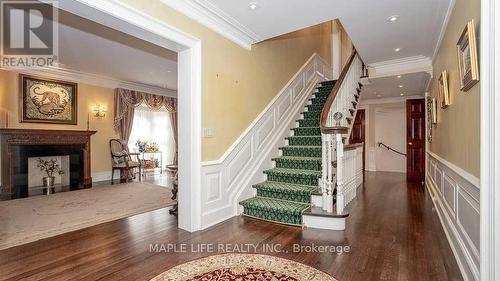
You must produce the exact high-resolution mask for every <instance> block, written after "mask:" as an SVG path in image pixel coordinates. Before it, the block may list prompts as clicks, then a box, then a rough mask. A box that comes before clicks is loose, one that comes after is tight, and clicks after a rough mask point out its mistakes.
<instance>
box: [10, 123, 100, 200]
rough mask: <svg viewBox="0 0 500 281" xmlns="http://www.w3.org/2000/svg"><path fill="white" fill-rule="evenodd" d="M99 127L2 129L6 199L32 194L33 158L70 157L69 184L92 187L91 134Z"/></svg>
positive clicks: (66, 186) (76, 187)
mask: <svg viewBox="0 0 500 281" xmlns="http://www.w3.org/2000/svg"><path fill="white" fill-rule="evenodd" d="M95 133H96V132H95V131H72V130H71V131H70V130H65V131H63V130H24V129H0V138H1V146H0V149H1V152H2V192H1V195H2V196H1V197H2V199H4V200H5V199H14V198H23V197H28V195H29V190H30V189H29V186H30V184H29V174H30V173H29V163H30V158H31V159H33V158H41V157H60V156H64V157H67V159H68V161H67V162H68V165H67V169H68V171H65V172H67V173H68V176H69V177H68V179H69V181H67V184H65V185H64V187H65V188H66V189H67V190H69V191H71V190H78V189H82V188H89V187H92V177H91V173H90V171H91V170H90V136H91V135H93V134H95Z"/></svg>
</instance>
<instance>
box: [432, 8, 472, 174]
mask: <svg viewBox="0 0 500 281" xmlns="http://www.w3.org/2000/svg"><path fill="white" fill-rule="evenodd" d="M471 19H474V21H475V22H476V30H477V31H476V34H479V32H478V31H479V29H478V27H479V25H478V23H479V21H480V1H479V0H457V1H456V4H455V8H454V10H453V14H452V15H451V18H450V22H449V23H448V28H447V29H446V33H445V36H444V38H443V41H442V45H441V48H440V49H439V53H438V55H437V57H436V59H435V61H434V79H433V81H432V88H431V95H432V96H433V97H436V98H437V96H438V88H437V85H438V84H437V80H438V78H439V76H440V74H441V72H442V71H444V70H446V71H448V75H449V78H448V81H449V90H450V95H451V103H452V104H451V105H450V106H449V107H448V108H446V109H441V108H439V109H438V124H437V125H436V126H434V128H433V141H432V143H431V144H430V150H431V151H432V152H433V153H435V154H437V155H438V156H440V157H442V158H444V159H446V160H448V161H449V162H451V163H453V164H455V165H457V166H459V167H460V168H462V169H464V170H466V171H467V172H469V173H471V174H472V175H474V176H476V177H479V171H480V167H479V133H480V131H479V121H480V119H479V113H480V105H479V98H480V97H479V93H480V92H479V83H478V84H476V85H475V86H474V87H472V89H470V90H469V91H467V92H462V91H460V84H459V83H460V82H459V75H458V62H457V53H456V43H457V41H458V39H459V37H460V35H461V33H462V31H463V29H464V28H465V25H466V24H467V22H468V21H469V20H471ZM478 40H479V37H478ZM478 43H479V42H478Z"/></svg>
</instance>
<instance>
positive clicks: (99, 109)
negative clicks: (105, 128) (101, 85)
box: [92, 104, 106, 118]
mask: <svg viewBox="0 0 500 281" xmlns="http://www.w3.org/2000/svg"><path fill="white" fill-rule="evenodd" d="M92 111H93V112H94V117H95V118H104V117H106V107H105V106H104V105H100V104H96V105H94V106H93V107H92Z"/></svg>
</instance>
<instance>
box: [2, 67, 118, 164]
mask: <svg viewBox="0 0 500 281" xmlns="http://www.w3.org/2000/svg"><path fill="white" fill-rule="evenodd" d="M18 82H19V79H18V74H17V73H15V72H10V71H5V70H0V108H1V110H0V111H1V113H0V116H1V117H0V127H1V128H3V127H5V111H8V112H9V128H22V129H54V130H86V129H87V113H88V112H89V111H90V110H91V109H92V106H93V105H96V104H101V105H104V106H106V107H107V111H108V113H107V114H106V117H105V118H103V119H97V118H93V117H92V116H91V117H90V130H95V131H97V133H96V134H95V135H94V136H92V143H91V147H92V173H99V172H106V171H111V160H110V152H109V145H108V141H109V139H111V138H115V137H116V135H115V132H114V130H113V89H108V88H102V87H97V86H91V85H87V84H81V83H79V84H78V124H77V125H55V124H36V123H20V122H19V114H18V108H19V107H18V101H19V100H18V99H19V96H18V94H19V90H18V87H19V83H18ZM0 165H1V163H0Z"/></svg>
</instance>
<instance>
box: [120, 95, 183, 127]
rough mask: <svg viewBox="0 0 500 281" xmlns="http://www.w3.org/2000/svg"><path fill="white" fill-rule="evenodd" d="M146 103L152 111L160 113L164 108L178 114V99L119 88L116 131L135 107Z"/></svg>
mask: <svg viewBox="0 0 500 281" xmlns="http://www.w3.org/2000/svg"><path fill="white" fill-rule="evenodd" d="M142 103H145V104H146V105H147V106H148V107H149V108H150V109H151V110H153V111H158V110H160V109H161V108H162V107H165V109H166V110H167V111H168V112H170V113H175V112H177V99H176V98H172V97H165V96H160V95H153V94H148V93H143V92H139V91H133V90H127V89H121V88H117V89H115V108H114V109H115V112H114V113H115V119H114V126H115V129H116V128H118V127H119V126H120V123H121V121H122V120H123V119H124V118H125V117H126V116H128V115H129V112H130V111H131V110H132V111H133V110H134V108H135V107H137V106H139V105H141V104H142Z"/></svg>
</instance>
